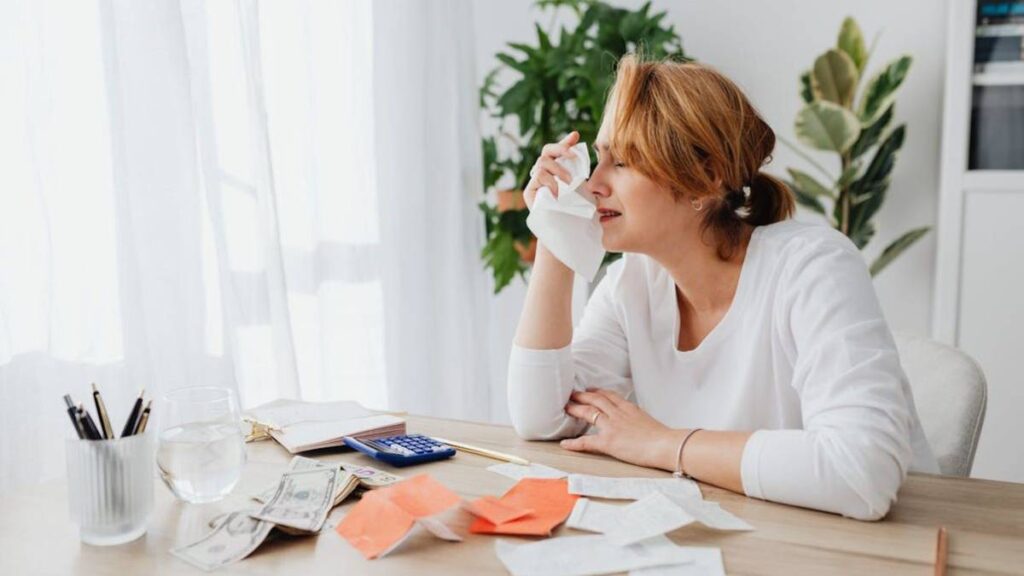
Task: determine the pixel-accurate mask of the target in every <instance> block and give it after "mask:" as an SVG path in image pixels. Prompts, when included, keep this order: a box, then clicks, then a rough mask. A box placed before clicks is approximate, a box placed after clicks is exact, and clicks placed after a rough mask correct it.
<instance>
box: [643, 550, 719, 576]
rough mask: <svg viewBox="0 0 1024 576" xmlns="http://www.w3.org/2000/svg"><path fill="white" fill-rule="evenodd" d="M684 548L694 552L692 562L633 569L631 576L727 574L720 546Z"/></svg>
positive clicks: (708, 575) (706, 575)
mask: <svg viewBox="0 0 1024 576" xmlns="http://www.w3.org/2000/svg"><path fill="white" fill-rule="evenodd" d="M684 549H685V550H687V551H688V552H690V553H691V554H693V563H692V564H678V565H676V566H652V567H650V568H638V569H636V570H631V571H630V572H629V576H725V564H723V563H722V550H721V549H720V548H704V547H698V546H685V547H684Z"/></svg>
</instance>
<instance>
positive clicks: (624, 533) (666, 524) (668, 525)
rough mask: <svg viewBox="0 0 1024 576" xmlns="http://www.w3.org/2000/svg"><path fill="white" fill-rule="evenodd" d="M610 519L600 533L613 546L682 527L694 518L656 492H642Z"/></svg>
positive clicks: (666, 497)
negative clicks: (638, 497) (610, 522)
mask: <svg viewBox="0 0 1024 576" xmlns="http://www.w3.org/2000/svg"><path fill="white" fill-rule="evenodd" d="M614 519H615V522H614V523H613V524H612V525H611V526H610V527H609V529H608V530H605V532H604V534H605V536H607V537H608V540H610V541H611V542H612V544H615V545H616V546H628V545H629V544H633V543H635V542H639V541H641V540H644V539H647V538H651V537H652V536H659V535H661V534H665V533H666V532H671V531H673V530H675V529H677V528H682V527H683V526H686V525H687V524H690V523H691V522H693V521H694V518H693V516H690V515H689V514H687V513H686V512H685V511H683V509H682V508H680V507H679V506H676V505H675V503H674V502H673V501H672V500H669V499H668V496H665V495H664V494H662V493H660V492H655V493H653V494H649V495H647V496H644V497H643V498H641V499H640V500H637V501H636V502H633V503H632V504H630V505H629V506H622V507H621V508H620V510H619V511H618V514H616V515H615V517H614Z"/></svg>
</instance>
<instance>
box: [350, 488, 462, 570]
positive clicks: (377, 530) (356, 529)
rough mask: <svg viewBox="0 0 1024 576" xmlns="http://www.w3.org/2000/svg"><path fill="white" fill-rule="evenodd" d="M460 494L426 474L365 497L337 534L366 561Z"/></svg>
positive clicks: (444, 508)
mask: <svg viewBox="0 0 1024 576" xmlns="http://www.w3.org/2000/svg"><path fill="white" fill-rule="evenodd" d="M460 500H461V499H460V498H459V495H458V494H456V493H454V492H452V491H451V490H449V489H448V488H445V487H444V485H442V484H441V483H440V482H438V481H437V480H434V479H433V478H431V477H430V476H428V475H426V474H420V475H419V476H414V477H412V478H409V479H408V480H403V481H402V482H399V483H397V484H394V485H391V486H388V487H387V488H378V489H376V490H373V491H370V492H367V493H366V494H364V495H363V498H362V500H360V501H359V502H358V503H357V504H356V505H355V506H353V507H352V510H350V511H349V513H348V514H347V515H346V516H345V518H344V519H342V521H341V522H340V523H338V527H337V528H335V531H336V532H337V533H338V534H339V535H341V537H342V538H344V539H346V540H348V541H349V543H351V544H352V546H354V547H355V548H356V549H357V550H359V552H361V553H362V554H363V556H365V557H366V558H376V557H378V556H381V555H383V554H384V553H386V552H388V551H389V550H391V549H392V548H393V547H394V546H395V545H396V544H398V543H399V542H401V541H402V539H403V538H405V536H406V534H408V533H409V530H410V529H411V528H412V527H413V524H415V523H416V520H417V519H420V518H426V517H428V516H433V515H435V514H440V513H441V512H444V511H445V510H447V509H449V508H451V507H452V506H455V505H456V504H458V503H459V502H460Z"/></svg>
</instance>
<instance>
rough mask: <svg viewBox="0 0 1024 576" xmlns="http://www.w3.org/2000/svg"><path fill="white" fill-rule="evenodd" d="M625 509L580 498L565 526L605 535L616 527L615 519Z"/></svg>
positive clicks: (620, 506)
mask: <svg viewBox="0 0 1024 576" xmlns="http://www.w3.org/2000/svg"><path fill="white" fill-rule="evenodd" d="M623 508H625V506H623V505H621V504H606V503H604V502H597V501H594V500H591V499H589V498H580V499H579V500H576V504H575V505H574V506H573V507H572V513H571V514H569V519H568V520H566V521H565V525H566V526H568V527H569V528H575V529H577V530H586V531H587V532H599V533H601V534H604V533H605V532H607V531H609V530H611V529H612V527H613V526H614V525H615V518H616V517H617V516H618V515H619V514H620V513H621V510H622V509H623Z"/></svg>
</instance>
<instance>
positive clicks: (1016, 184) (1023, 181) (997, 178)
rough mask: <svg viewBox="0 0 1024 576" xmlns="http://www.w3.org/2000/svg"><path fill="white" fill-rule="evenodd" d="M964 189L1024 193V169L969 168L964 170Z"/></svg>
mask: <svg viewBox="0 0 1024 576" xmlns="http://www.w3.org/2000/svg"><path fill="white" fill-rule="evenodd" d="M963 189H964V190H966V191H970V192H980V191H989V192H1020V193H1024V170H968V171H967V172H964V179H963Z"/></svg>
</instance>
